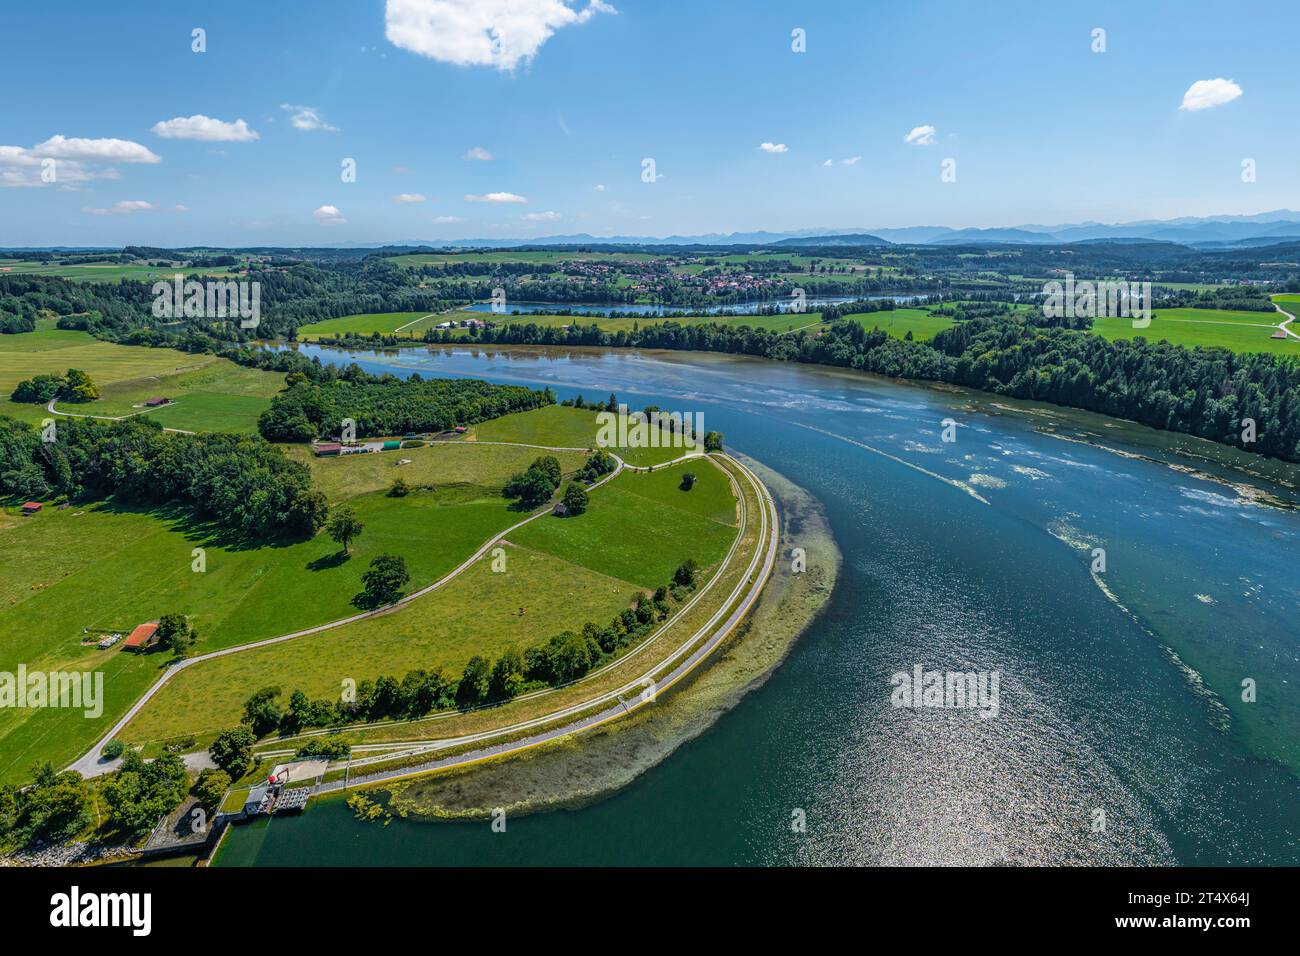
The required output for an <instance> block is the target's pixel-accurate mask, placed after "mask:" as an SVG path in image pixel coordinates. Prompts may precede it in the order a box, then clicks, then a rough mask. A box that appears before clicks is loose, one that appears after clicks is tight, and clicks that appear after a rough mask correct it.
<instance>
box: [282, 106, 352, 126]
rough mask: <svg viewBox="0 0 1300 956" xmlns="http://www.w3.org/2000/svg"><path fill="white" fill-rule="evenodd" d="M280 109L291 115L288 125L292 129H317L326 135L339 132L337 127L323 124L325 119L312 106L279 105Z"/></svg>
mask: <svg viewBox="0 0 1300 956" xmlns="http://www.w3.org/2000/svg"><path fill="white" fill-rule="evenodd" d="M280 109H282V110H285V111H286V112H289V113H292V114H293V115H292V116H290V117H289V123H290V124H291V125H292V126H293V128H294V129H301V130H313V129H319V130H324V131H325V132H327V133H337V132H338V131H339V128H338V127H337V126H331V125H330V124H329V123H327V122H325V117H323V116H321V115H320V111H319V110H317V109H316V108H315V107H314V106H294V105H293V104H292V103H281V104H280Z"/></svg>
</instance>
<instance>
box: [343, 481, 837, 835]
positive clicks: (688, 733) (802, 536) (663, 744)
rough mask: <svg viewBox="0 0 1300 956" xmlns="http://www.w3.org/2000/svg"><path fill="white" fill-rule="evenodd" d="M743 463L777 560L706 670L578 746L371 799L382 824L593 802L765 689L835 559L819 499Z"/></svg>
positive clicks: (807, 622)
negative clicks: (758, 482) (764, 504)
mask: <svg viewBox="0 0 1300 956" xmlns="http://www.w3.org/2000/svg"><path fill="white" fill-rule="evenodd" d="M743 460H744V463H745V464H746V465H748V466H749V467H750V468H752V469H753V470H754V471H756V472H757V473H759V475H760V477H761V478H762V480H763V481H764V483H766V484H767V485H768V487H769V489H771V490H772V492H773V496H774V498H775V499H776V502H777V504H778V507H779V509H780V511H781V517H782V531H781V535H780V540H779V549H778V550H779V554H780V559H781V560H779V562H778V570H777V571H776V573H774V574H773V576H772V578H771V579H770V580H769V582H768V585H767V587H765V588H764V590H763V593H762V596H761V597H760V598H759V601H758V604H757V605H756V606H755V608H754V610H753V611H752V612H751V614H750V616H749V618H747V619H746V621H745V622H744V623H743V624H742V626H741V628H740V629H738V631H737V633H736V634H734V635H732V636H731V637H730V638H729V639H728V640H727V641H726V643H725V644H723V645H722V647H720V648H719V650H718V651H717V652H716V653H717V655H718V656H717V658H716V659H715V660H714V661H713V663H712V664H711V665H710V666H709V667H707V668H706V669H704V670H702V671H699V672H697V673H696V674H693V675H692V676H691V677H690V679H689V681H688V682H687V683H686V685H685V686H684V687H683V688H682V689H681V690H679V691H678V692H676V693H674V694H672V695H670V696H668V697H666V698H665V699H664V700H663V701H662V702H660V703H659V704H657V705H656V706H654V707H652V708H647V709H646V710H645V711H644V712H643V713H641V714H637V715H634V716H632V717H631V718H629V719H628V720H625V721H616V722H613V723H611V724H609V725H608V726H606V727H604V728H602V729H600V730H598V731H595V732H593V733H591V734H584V735H582V737H581V738H578V737H569V738H565V739H562V740H559V741H556V742H554V743H552V744H550V745H548V746H546V747H544V748H540V749H538V750H535V751H532V752H529V753H526V754H521V755H518V756H514V757H510V758H507V759H505V760H500V761H496V762H492V763H488V764H485V765H480V766H477V767H473V768H466V769H463V770H457V771H452V772H449V773H441V774H436V775H431V776H428V777H417V778H414V779H411V780H409V781H402V782H400V783H398V784H395V785H393V786H390V787H387V788H375V789H372V790H369V791H368V793H367V796H368V797H369V798H370V799H371V800H372V801H375V802H377V803H379V804H381V805H382V806H383V808H384V810H385V811H386V813H385V816H388V815H396V816H400V817H403V818H407V819H410V820H413V821H426V820H427V821H439V820H466V819H482V818H486V817H488V816H489V815H490V814H491V812H492V810H493V809H496V808H504V809H505V810H506V813H507V814H508V815H523V814H531V813H540V812H545V811H548V810H557V809H576V808H579V807H582V806H585V805H588V804H591V803H595V802H597V801H599V800H603V799H605V798H606V797H609V796H613V795H614V794H615V793H617V792H619V791H620V790H622V789H624V788H625V787H627V786H629V785H630V784H632V783H633V782H635V781H636V779H637V778H638V777H640V776H641V774H643V773H645V772H646V771H648V770H651V769H652V768H654V767H655V766H657V765H658V764H660V763H662V762H663V761H664V760H666V759H667V758H668V757H670V756H671V755H672V754H673V753H674V752H675V751H676V750H677V749H678V748H679V747H681V746H683V745H685V744H687V743H689V742H690V741H692V740H694V739H696V738H697V737H699V736H701V735H702V734H704V733H705V732H707V731H708V730H709V729H710V728H712V727H713V726H714V724H715V723H716V722H717V721H718V720H719V719H720V718H721V717H722V716H723V715H724V714H726V713H727V712H728V711H730V710H731V709H732V708H734V707H735V706H736V705H737V704H738V703H739V702H740V701H741V700H742V699H743V698H744V697H745V696H746V695H747V694H749V693H750V692H751V691H753V690H756V689H758V688H759V687H761V686H762V685H763V684H764V683H765V682H766V681H767V679H768V678H769V677H770V676H771V675H772V674H773V673H774V672H775V671H776V668H777V667H779V666H780V664H781V663H782V662H783V661H784V660H785V658H786V657H787V655H788V654H789V653H790V651H791V650H792V649H793V647H794V645H795V642H796V641H797V640H798V639H799V637H800V636H801V635H802V634H803V633H804V632H805V631H807V630H808V628H809V627H810V626H811V625H812V624H813V623H814V622H815V621H816V620H817V618H818V617H819V616H820V614H821V612H822V610H823V609H824V608H825V606H826V604H827V602H828V600H829V598H830V594H831V592H832V590H833V589H834V585H835V580H836V578H837V576H838V572H839V568H840V562H841V556H840V552H839V549H838V547H837V546H836V544H835V541H834V538H833V537H832V535H831V533H830V528H829V525H828V523H827V521H826V517H825V513H824V511H823V510H822V506H821V504H820V503H819V502H818V501H817V500H816V499H815V498H813V497H812V496H811V495H810V494H808V493H807V492H806V491H804V490H803V489H802V488H799V487H798V486H796V485H794V484H793V483H791V482H789V481H788V480H786V479H785V478H784V477H783V476H781V475H780V474H778V473H776V472H774V471H772V470H771V469H770V468H767V467H765V466H763V465H760V464H758V463H756V462H755V461H753V459H749V458H745V459H743ZM796 546H798V547H802V548H804V549H805V550H806V551H807V554H808V570H807V572H805V573H804V574H800V575H794V574H791V573H790V570H789V568H790V565H789V561H788V556H789V553H790V548H792V547H796ZM782 569H784V570H782ZM378 822H380V823H382V822H383V817H380V818H379V819H378Z"/></svg>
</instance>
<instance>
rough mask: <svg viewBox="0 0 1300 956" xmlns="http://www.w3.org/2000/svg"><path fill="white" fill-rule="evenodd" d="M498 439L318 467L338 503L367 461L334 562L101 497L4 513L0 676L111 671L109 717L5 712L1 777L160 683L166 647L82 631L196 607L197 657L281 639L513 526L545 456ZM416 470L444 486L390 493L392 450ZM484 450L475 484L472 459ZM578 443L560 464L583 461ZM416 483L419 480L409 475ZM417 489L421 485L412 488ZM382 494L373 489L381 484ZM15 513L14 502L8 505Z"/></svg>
mask: <svg viewBox="0 0 1300 956" xmlns="http://www.w3.org/2000/svg"><path fill="white" fill-rule="evenodd" d="M516 451H519V450H517V449H506V448H502V447H498V446H486V445H484V446H479V447H477V448H476V447H473V446H472V445H470V444H469V443H466V444H465V446H463V447H454V448H453V447H448V446H446V445H436V446H426V447H425V448H413V449H404V450H402V451H401V452H389V453H383V454H376V455H365V456H356V457H352V458H344V459H337V460H330V461H322V462H319V463H315V462H314V463H313V466H314V469H315V470H317V473H318V474H321V475H322V476H324V477H323V480H322V484H323V485H324V487H325V489H326V493H327V496H328V497H330V499H331V504H336V503H337V502H338V500H339V498H340V497H342V496H344V495H345V494H349V495H351V491H350V489H349V488H348V481H347V478H346V477H345V476H344V475H342V474H340V473H339V472H340V471H341V470H342V469H346V468H348V467H350V466H354V465H355V466H356V467H357V468H358V472H357V476H358V481H357V487H358V488H359V489H363V493H361V494H356V495H352V496H351V497H350V498H349V501H350V503H351V504H352V506H353V507H354V508H355V510H356V513H357V516H358V517H359V518H360V519H361V521H362V522H363V524H364V525H365V530H364V532H363V533H362V535H361V537H360V538H358V539H357V540H356V541H355V542H354V544H353V547H352V551H353V553H352V555H351V556H350V557H348V558H346V559H341V558H340V557H339V554H338V550H339V549H338V546H337V545H335V543H334V542H333V541H331V540H330V539H329V538H328V537H326V536H325V535H324V534H321V535H318V536H317V537H315V538H313V539H311V540H308V541H299V542H292V543H283V544H266V545H263V546H260V547H239V546H236V545H226V544H223V543H222V542H221V541H220V540H218V539H216V538H214V537H212V536H211V535H210V534H208V533H207V529H205V528H203V527H200V526H196V525H195V524H194V523H193V522H191V521H188V520H186V519H185V518H184V517H183V516H179V515H175V514H171V513H168V512H165V511H152V512H144V511H139V510H132V509H121V508H117V507H114V506H113V505H111V504H105V503H101V504H98V505H92V506H87V507H84V508H83V507H77V508H69V509H66V510H62V511H60V510H47V511H45V512H42V513H40V514H38V515H35V516H33V517H29V518H17V517H14V516H13V515H12V513H10V514H6V515H5V516H4V518H3V519H2V520H0V567H3V568H4V569H5V573H4V574H3V575H0V671H9V672H14V671H15V669H16V667H17V665H18V664H19V663H23V664H26V665H27V667H28V668H29V669H30V670H46V671H53V670H84V669H95V670H100V671H102V672H103V673H104V674H105V697H106V704H105V711H104V715H103V716H102V717H100V718H99V719H93V720H92V719H86V718H84V717H83V716H82V715H81V712H80V711H68V710H54V709H45V710H17V709H7V710H5V711H0V782H4V781H10V780H16V779H20V778H23V777H24V776H25V775H26V773H27V771H28V770H29V769H30V767H31V766H32V765H33V763H35V762H36V761H37V760H40V759H51V760H54V761H55V762H56V763H59V762H62V763H66V762H67V761H69V760H71V759H72V758H73V757H75V756H76V755H77V754H78V753H79V752H81V751H82V750H83V749H84V748H85V747H86V746H88V745H89V744H90V743H91V742H92V741H93V740H95V739H96V738H97V737H98V736H99V735H100V734H102V732H103V729H104V728H105V727H107V726H109V725H111V723H112V721H113V719H115V716H116V715H118V714H120V713H121V712H122V711H123V710H124V709H125V708H126V707H127V706H128V705H129V703H130V702H131V701H132V700H134V699H135V698H137V697H138V696H139V695H140V694H141V693H143V691H144V689H145V688H146V687H147V686H148V685H149V684H150V683H152V681H153V680H154V679H155V678H156V676H157V672H158V669H159V667H160V666H162V663H163V658H162V656H161V655H157V654H151V655H143V656H140V655H133V654H130V653H125V652H122V651H121V650H120V649H118V648H113V649H110V650H107V651H100V650H98V649H96V648H94V647H89V648H86V647H82V646H81V644H80V641H81V639H82V637H83V628H86V627H90V628H102V629H108V630H114V631H126V630H129V629H130V628H132V627H134V626H135V625H137V624H139V623H141V622H143V621H147V620H152V619H156V618H157V617H158V615H159V614H162V613H168V612H170V611H180V612H183V613H186V614H189V615H191V616H192V618H193V620H194V623H195V625H196V627H197V629H198V632H199V635H200V640H199V644H198V646H197V647H196V652H197V653H203V652H205V651H210V650H216V649H219V648H222V647H230V646H233V645H236V644H242V643H247V642H249V641H253V640H257V639H261V638H265V637H273V636H275V635H277V634H282V633H287V632H289V631H292V630H297V629H300V628H303V627H309V626H311V625H313V624H319V623H324V622H326V621H330V620H335V619H338V618H341V617H346V616H348V615H349V614H352V613H355V611H356V608H355V606H354V605H353V604H352V599H353V597H354V596H355V595H356V594H358V593H359V592H360V590H361V581H360V579H361V574H362V573H363V572H364V571H365V569H366V567H367V566H368V565H369V563H370V561H371V559H372V558H374V557H375V556H376V555H378V554H381V553H385V552H389V553H396V554H401V555H403V556H404V557H405V558H406V562H407V566H408V568H409V570H410V573H411V581H412V585H411V586H412V587H413V588H415V587H419V586H423V585H424V584H427V583H429V582H431V581H433V580H436V579H437V578H438V577H440V576H441V575H443V574H445V573H446V572H447V571H449V570H451V569H452V568H453V567H455V566H456V565H457V564H459V563H460V562H461V561H463V560H464V559H465V557H466V556H468V555H469V554H472V553H473V552H474V550H475V549H477V548H478V547H479V545H481V544H482V543H483V541H485V540H487V539H488V538H489V537H491V536H492V534H494V533H496V532H497V531H500V530H501V529H502V528H505V527H508V526H509V525H511V524H513V523H514V522H516V521H518V520H519V517H520V516H519V513H518V512H516V511H512V510H510V508H509V507H508V503H507V502H506V500H505V499H503V498H502V497H500V487H501V485H502V484H503V483H504V481H505V479H506V477H507V476H508V475H509V474H510V473H511V472H512V471H514V470H517V466H518V462H519V461H521V460H524V459H527V460H528V461H531V459H532V458H533V457H535V455H536V454H537V453H536V452H534V451H531V450H526V451H525V454H523V455H522V456H519V455H514V454H512V453H514V452H516ZM399 456H400V457H407V458H411V459H412V464H411V465H407V466H402V468H409V469H411V471H410V472H404V474H407V475H412V476H413V475H417V474H418V475H420V476H421V481H422V482H428V483H430V484H433V485H434V486H435V490H434V491H432V492H429V491H416V492H413V493H412V494H410V495H409V496H407V497H405V498H389V497H387V496H386V494H385V492H384V491H383V490H380V489H381V488H387V487H388V485H389V484H390V482H391V478H387V476H384V475H383V474H382V473H381V472H382V469H383V467H384V466H385V465H386V464H387V463H388V461H391V462H393V463H394V465H395V462H396V460H397V458H398V457H399ZM472 456H478V461H477V464H476V465H474V466H473V470H474V475H473V481H472V482H467V481H466V480H465V478H466V469H467V467H469V466H467V460H468V459H470V458H472ZM582 459H583V456H582V455H581V454H580V453H576V454H572V455H566V456H564V457H563V458H562V465H563V466H564V467H566V468H573V467H577V465H578V464H580V462H581V461H582ZM408 480H410V479H409V478H408ZM413 483H414V482H413ZM372 489H373V490H372ZM10 510H11V512H12V509H10ZM195 547H202V548H204V549H205V551H206V570H205V571H204V572H203V573H196V572H194V571H193V570H192V568H191V562H192V560H193V559H192V549H193V548H195Z"/></svg>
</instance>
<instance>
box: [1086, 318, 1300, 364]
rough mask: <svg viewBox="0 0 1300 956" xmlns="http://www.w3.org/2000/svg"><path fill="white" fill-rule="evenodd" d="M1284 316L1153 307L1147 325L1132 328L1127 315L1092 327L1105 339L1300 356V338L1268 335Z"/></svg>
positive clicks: (1094, 320)
mask: <svg viewBox="0 0 1300 956" xmlns="http://www.w3.org/2000/svg"><path fill="white" fill-rule="evenodd" d="M1283 318H1284V316H1282V315H1279V314H1278V313H1277V312H1229V311H1224V310H1218V309H1156V310H1155V311H1154V312H1153V313H1152V316H1151V324H1150V325H1149V326H1147V327H1146V328H1144V329H1135V328H1133V320H1132V319H1130V318H1100V319H1093V322H1092V330H1093V331H1094V332H1096V333H1097V334H1098V335H1101V336H1104V337H1105V338H1108V339H1133V338H1137V337H1139V336H1141V337H1143V338H1146V339H1148V340H1149V341H1152V342H1158V341H1161V340H1164V341H1167V342H1170V343H1172V344H1173V345H1182V346H1186V347H1187V348H1194V347H1196V346H1198V345H1200V346H1203V347H1206V348H1210V347H1219V348H1226V349H1231V350H1232V351H1234V352H1269V353H1271V354H1273V355H1286V356H1292V357H1298V358H1300V340H1297V339H1274V338H1271V336H1272V334H1273V332H1274V331H1275V327H1276V326H1277V323H1278V322H1280V321H1282V319H1283Z"/></svg>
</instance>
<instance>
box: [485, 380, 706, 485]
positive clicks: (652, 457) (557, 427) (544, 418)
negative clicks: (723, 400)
mask: <svg viewBox="0 0 1300 956" xmlns="http://www.w3.org/2000/svg"><path fill="white" fill-rule="evenodd" d="M588 397H589V398H590V399H591V400H593V401H595V400H596V399H598V398H599V399H600V400H601V401H603V400H604V396H596V395H591V396H588ZM629 411H636V409H635V408H633V409H629ZM665 411H666V412H668V411H680V412H682V413H683V414H685V413H686V411H687V410H686V409H665ZM596 414H597V413H596V412H594V411H592V410H590V409H583V408H569V407H566V406H564V405H549V406H547V407H545V408H537V409H533V410H532V411H527V412H516V413H515V414H513V415H503V416H502V417H501V418H494V419H492V421H488V422H482V423H480V424H478V425H475V426H474V427H473V428H472V429H471V430H470V433H469V439H470V440H476V441H484V442H489V441H506V442H519V443H523V444H529V445H553V446H559V447H567V448H595V447H596V438H597V433H598V431H599V424H598V422H597V419H596ZM702 437H703V436H701V438H702ZM667 438H668V435H667V433H664V439H665V440H666V439H667ZM609 450H610V451H612V452H615V453H616V454H617V455H618V456H619V457H620V458H622V459H623V460H624V461H625V462H627V463H628V464H629V465H635V466H636V467H638V468H643V467H647V466H649V465H658V464H662V463H663V462H667V461H672V460H673V459H675V458H680V457H681V456H682V455H685V454H688V453H689V451H690V450H689V449H686V448H671V447H662V446H661V447H659V448H615V447H611V448H610V449H609Z"/></svg>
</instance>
